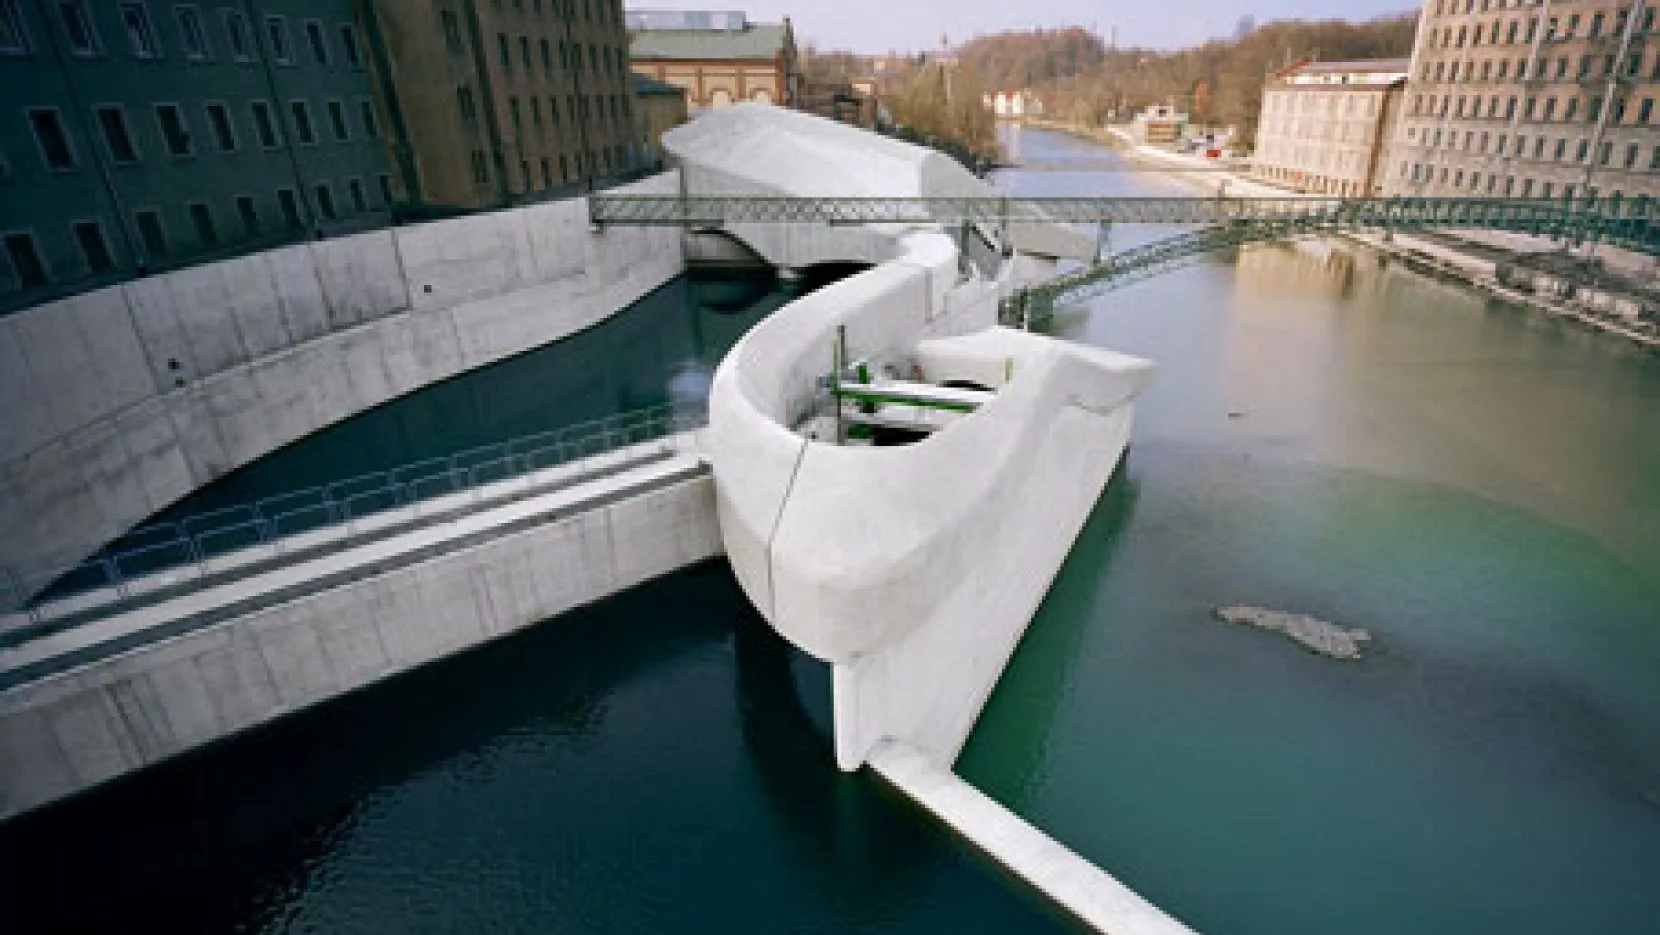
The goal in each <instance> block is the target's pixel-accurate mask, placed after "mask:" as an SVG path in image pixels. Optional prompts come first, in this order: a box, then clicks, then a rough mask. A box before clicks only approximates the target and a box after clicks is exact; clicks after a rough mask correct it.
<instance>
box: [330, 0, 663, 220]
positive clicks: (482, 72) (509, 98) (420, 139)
mask: <svg viewBox="0 0 1660 935" xmlns="http://www.w3.org/2000/svg"><path fill="white" fill-rule="evenodd" d="M358 4H359V8H360V10H361V12H362V16H363V22H364V33H365V35H366V37H367V39H368V42H369V45H370V50H371V53H372V54H371V56H370V57H371V67H372V68H373V69H374V71H375V73H376V77H377V78H378V82H377V87H378V90H379V91H380V92H381V94H382V98H383V102H384V106H385V108H386V111H387V116H388V121H387V122H388V124H389V128H390V131H391V136H392V140H391V149H392V162H393V165H394V168H395V173H394V181H395V186H394V187H395V190H396V193H397V194H398V196H399V198H400V200H404V201H407V202H409V203H411V204H412V205H414V206H425V207H430V208H437V209H447V208H485V207H494V206H498V205H503V204H511V203H515V202H520V201H526V200H533V199H535V198H539V197H545V196H546V195H547V194H548V193H552V192H555V191H557V190H560V189H562V188H565V187H566V186H570V185H572V184H581V183H587V182H591V181H593V180H594V179H597V178H604V177H609V176H615V175H619V174H622V173H624V172H627V171H629V170H631V169H633V168H634V167H635V166H636V165H637V164H638V163H639V162H641V161H642V155H641V153H640V142H641V141H640V139H639V137H638V136H637V134H636V132H635V124H634V115H633V99H634V94H633V87H632V84H631V83H630V79H629V68H628V49H627V41H626V39H625V36H624V32H623V14H622V4H621V2H620V0H430V2H425V0H424V2H420V3H412V2H408V0H358Z"/></svg>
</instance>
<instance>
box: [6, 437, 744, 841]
mask: <svg viewBox="0 0 1660 935" xmlns="http://www.w3.org/2000/svg"><path fill="white" fill-rule="evenodd" d="M651 447H654V448H655V447H656V446H651ZM522 483H523V480H522V479H515V480H512V481H504V482H502V484H501V485H500V486H503V487H511V488H514V489H515V490H517V489H519V488H520V487H521V486H522ZM713 500H714V489H713V483H712V482H711V480H710V477H709V474H708V472H707V468H705V467H704V466H703V465H702V464H701V460H700V459H699V458H698V457H697V456H696V455H695V454H690V453H682V454H679V455H675V456H671V457H662V458H658V459H656V460H653V461H652V462H651V463H648V464H645V465H643V466H639V467H634V468H631V469H628V470H625V471H622V472H620V473H616V474H612V475H610V476H606V477H603V478H598V479H595V480H591V481H587V482H584V483H579V484H576V485H567V486H555V487H554V488H553V489H550V490H549V491H547V492H545V493H542V494H539V495H537V496H534V497H531V498H528V499H506V500H505V501H504V502H503V503H502V505H500V506H498V507H495V508H492V509H489V510H485V511H483V512H479V513H474V514H469V515H467V516H466V517H464V518H462V519H458V520H447V519H443V518H438V519H435V521H434V522H433V523H431V524H429V525H426V526H422V527H420V528H416V529H412V530H409V531H406V532H403V533H401V534H399V535H397V536H394V537H391V538H387V539H377V540H374V541H371V542H367V543H363V544H358V545H353V546H350V547H347V548H342V549H341V550H339V551H337V552H327V553H323V554H320V555H316V556H312V557H310V558H308V559H305V560H304V561H299V562H296V563H294V564H291V565H284V566H279V567H276V568H273V569H269V570H266V571H263V572H261V573H259V574H257V575H253V576H250V577H246V578H238V579H236V580H234V581H230V582H227V583H225V584H223V585H220V586H218V587H215V588H214V589H212V590H210V591H205V592H192V593H187V594H184V595H181V596H178V597H174V598H171V599H169V600H166V601H164V602H162V603H159V604H155V605H150V606H145V607H142V608H139V609H137V610H133V611H130V612H128V613H126V614H121V615H118V616H114V617H110V618H107V619H105V620H102V621H99V622H98V623H97V624H95V625H92V626H88V627H82V628H78V629H76V630H72V631H65V632H64V633H61V634H58V635H56V636H53V637H49V638H46V639H44V640H38V641H35V642H34V643H30V644H26V645H24V646H22V647H19V648H16V649H13V650H5V651H0V675H4V674H8V673H9V672H10V671H11V670H13V669H14V668H17V667H24V666H28V665H30V664H32V663H36V662H38V661H39V660H40V659H41V658H42V656H43V655H45V654H50V653H71V652H75V651H77V650H79V649H84V648H85V647H86V646H87V645H89V644H90V643H92V642H93V641H98V640H105V641H114V640H118V639H120V638H121V637H122V636H123V635H124V634H127V633H141V632H142V631H143V630H145V629H149V630H151V631H161V632H173V635H171V636H167V637H166V638H161V639H153V640H150V641H148V642H143V643H141V644H140V645H137V646H136V647H134V648H131V649H128V650H125V651H122V652H117V653H114V654H111V655H103V656H99V657H97V658H95V659H93V660H92V661H89V662H85V663H83V664H80V665H77V666H75V667H73V668H69V669H65V670H62V671H56V672H54V673H52V674H50V675H46V676H44V677H39V678H33V679H31V680H29V681H26V682H23V683H22V684H18V685H15V686H13V687H11V688H8V689H6V690H4V691H0V821H3V820H4V819H6V818H9V817H12V816H15V815H17V814H20V813H22V812H25V811H28V810H31V809H35V808H39V807H40V806H42V805H45V804H48V803H50V802H53V801H56V800H58V799H61V798H63V797H65V796H68V795H73V794H75V793H77V792H80V791H83V790H85V789H89V788H92V787H94V786H97V785H99V784H101V783H104V782H107V781H109V780H112V779H115V778H118V777H120V776H123V775H126V774H128V773H131V772H134V771H137V770H140V769H144V768H146V767H149V766H153V765H155V764H157V763H159V762H162V761H164V760H167V759H170V758H172V757H174V756H177V755H179V754H181V753H184V752H186V751H189V750H192V749H195V748H197V747H200V746H202V745H203V744H207V743H212V742H214V741H216V740H221V739H224V738H226V737H229V736H232V735H234V734H236V733H239V732H241V731H244V730H247V729H249V728H252V727H256V726H258V725H260V724H264V723H267V722H269V721H272V720H274V719H276V718H279V717H283V716H285V715H288V714H292V713H294V712H296V711H300V710H303V709H305V708H308V707H310V706H312V705H316V704H320V703H322V702H324V701H327V700H329V699H331V698H335V697H338V696H340V695H343V694H346V693H348V692H351V691H355V690H357V689H359V688H363V687H365V686H368V685H371V684H373V683H375V682H377V681H379V680H381V679H384V678H388V677H391V676H393V675H397V674H398V673H401V672H407V671H409V670H411V669H414V668H417V667H419V666H421V665H424V664H426V663H428V662H432V661H434V660H437V659H441V658H443V657H446V656H450V655H453V654H455V653H459V652H463V651H465V650H467V649H470V648H472V647H475V646H478V645H481V644H483V643H486V642H490V641H492V640H495V639H499V638H501V637H503V636H506V635H508V634H511V633H514V632H516V631H518V630H519V629H521V628H523V627H526V626H529V625H531V624H535V623H540V622H542V621H544V620H547V619H549V618H551V617H554V616H556V615H558V614H560V613H563V612H565V611H568V610H570V609H572V608H574V607H577V606H579V605H581V604H585V603H589V602H591V601H595V600H598V599H600V598H603V597H607V596H609V595H612V594H615V593H618V592H620V591H623V590H627V589H628V588H631V587H634V586H636V585H639V584H642V583H644V582H645V581H647V580H649V579H651V578H654V577H657V576H659V575H663V574H666V573H668V572H671V571H675V570H676V569H679V568H683V567H685V566H686V565H690V564H692V563H695V562H699V561H703V560H706V559H709V558H713V557H714V556H716V555H719V554H720V535H719V530H718V528H717V526H716V523H715V509H714V502H713ZM227 608H229V609H231V612H229V613H225V612H224V611H225V609H227ZM237 608H243V609H240V610H238V609H237ZM200 615H217V616H219V617H221V618H224V619H219V620H218V622H213V623H210V624H208V625H200V626H198V625H195V624H196V623H197V621H196V620H194V619H193V616H200Z"/></svg>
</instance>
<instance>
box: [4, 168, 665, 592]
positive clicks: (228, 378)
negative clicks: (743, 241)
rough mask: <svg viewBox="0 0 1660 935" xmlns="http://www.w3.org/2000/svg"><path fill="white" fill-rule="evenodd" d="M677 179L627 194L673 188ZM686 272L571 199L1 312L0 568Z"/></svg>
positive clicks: (552, 335) (82, 550)
mask: <svg viewBox="0 0 1660 935" xmlns="http://www.w3.org/2000/svg"><path fill="white" fill-rule="evenodd" d="M677 190H678V179H677V178H676V177H675V176H674V175H672V174H671V175H665V176H659V177H656V178H653V179H648V180H646V181H644V182H641V183H638V184H636V185H634V186H630V187H629V188H628V189H625V191H634V192H639V193H651V194H666V193H671V192H674V191H677ZM681 270H682V261H681V254H680V247H679V234H678V232H676V231H674V230H672V229H650V228H645V229H615V230H607V231H604V232H603V233H595V232H593V231H590V230H589V227H588V223H587V206H586V202H585V201H583V200H580V199H579V200H573V201H566V202H557V203H550V204H543V205H535V206H531V207H526V208H519V209H515V210H510V211H501V212H496V213H492V214H485V215H478V216H474V217H468V218H461V219H456V220H450V221H441V222H435V223H431V224H422V225H417V226H412V227H405V228H399V229H396V230H384V231H375V232H371V233H365V234H358V235H356V236H352V237H345V238H340V239H336V240H327V241H320V242H317V243H312V244H302V245H298V246H293V247H286V248H283V249H280V250H272V251H267V252H265V253H260V254H255V255H252V256H247V257H241V258H238V259H234V260H227V261H224V262H219V263H210V264H206V265H203V266H198V267H193V268H190V269H186V270H182V271H179V272H176V273H170V274H167V275H164V276H155V277H150V278H147V279H140V280H135V281H133V282H129V283H126V284H123V285H119V286H114V287H110V288H107V289H102V290H99V291H97V292H92V293H88V294H86V295H83V296H78V297H76V298H72V299H66V300H64V301H61V302H52V303H48V304H45V305H40V306H37V307H34V308H31V309H27V310H25V311H22V312H18V313H16V314H13V315H9V316H6V317H4V318H0V397H3V398H4V399H5V400H6V405H5V406H4V407H3V408H0V526H4V528H5V529H6V530H7V535H6V536H5V537H3V538H0V578H3V576H5V575H7V574H8V573H9V574H12V575H15V576H17V577H19V578H21V579H22V580H23V581H25V582H26V583H27V584H26V585H25V588H24V589H25V590H27V591H34V590H38V586H39V585H40V584H43V583H44V580H47V579H45V578H43V577H42V576H49V575H51V574H52V573H55V572H57V571H61V570H62V569H64V568H66V567H68V566H69V565H72V564H74V563H75V562H78V561H80V560H81V559H82V558H84V557H85V556H87V555H88V554H90V553H92V552H93V551H94V550H96V549H98V548H99V547H100V546H102V545H104V544H105V543H106V542H109V541H110V540H112V539H114V538H115V537H117V536H118V535H120V534H121V533H122V532H124V531H126V530H127V529H129V528H131V527H132V526H133V525H134V524H136V523H139V522H141V521H142V520H144V519H145V518H146V517H148V516H151V515H154V514H155V513H156V512H158V511H160V510H161V509H163V508H165V507H167V506H168V505H170V504H172V503H174V502H176V501H177V500H179V499H181V498H182V497H184V496H185V495H187V494H189V493H191V492H192V491H194V490H196V489H198V488H199V487H202V486H204V485H206V484H207V483H209V482H210V481H212V480H214V479H216V478H218V477H220V476H222V475H224V474H226V473H228V472H230V471H233V470H235V469H236V468H238V467H241V466H242V465H245V464H248V463H250V462H252V461H254V460H256V459H258V458H260V457H262V456H263V455H265V454H268V453H270V452H271V451H273V450H275V449H277V448H280V447H282V446H284V445H286V444H288V443H290V442H293V441H295V440H297V439H299V438H302V437H304V436H306V435H309V434H311V433H313V432H315V431H317V430H319V429H321V428H324V427H326V426H328V425H330V424H332V423H334V422H338V421H340V420H343V419H346V418H348V417H350V416H352V415H355V414H357V413H359V412H362V411H364V410H367V409H370V408H373V407H375V406H378V405H380V404H382V403H385V402H387V401H388V400H391V399H394V398H396V397H398V396H401V395H403V394H406V393H409V392H412V391H414V390H417V389H420V388H421V387H424V386H427V385H429V384H432V383H435V382H438V381H441V380H445V379H448V378H450V377H453V376H456V375H457V374H460V373H463V372H466V371H468V370H472V369H475V368H477V367H482V366H485V365H487V364H490V363H494V362H496V361H499V360H502V359H504V358H506V357H510V356H513V355H515V354H519V353H522V352H524V351H527V350H530V349H532V348H536V347H540V346H542V345H545V344H548V343H550V342H553V341H556V340H558V339H560V338H562V337H565V336H568V335H570V334H573V333H575V332H577V331H580V330H582V329H584V328H587V327H589V326H591V325H594V324H596V323H598V322H600V321H603V320H605V319H606V318H608V317H610V316H611V315H613V314H615V313H616V312H618V311H620V310H622V309H624V308H627V307H628V306H629V305H631V304H632V303H634V302H635V301H636V300H638V299H639V298H641V297H642V296H644V295H646V294H647V293H649V292H650V291H652V290H653V289H656V288H657V287H659V286H661V285H662V284H664V283H665V282H667V281H669V280H670V279H672V278H673V277H674V276H676V275H678V274H679V273H680V272H681Z"/></svg>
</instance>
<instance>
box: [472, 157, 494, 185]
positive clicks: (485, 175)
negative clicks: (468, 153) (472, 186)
mask: <svg viewBox="0 0 1660 935" xmlns="http://www.w3.org/2000/svg"><path fill="white" fill-rule="evenodd" d="M473 181H474V182H476V183H477V184H479V185H483V184H485V183H486V182H489V181H490V166H489V164H488V163H486V162H485V161H484V150H482V149H475V150H473Z"/></svg>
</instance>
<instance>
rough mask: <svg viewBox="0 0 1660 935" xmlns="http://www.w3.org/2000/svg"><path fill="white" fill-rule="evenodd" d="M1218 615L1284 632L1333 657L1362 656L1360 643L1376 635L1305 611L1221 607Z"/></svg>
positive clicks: (1307, 647) (1318, 651) (1228, 621)
mask: <svg viewBox="0 0 1660 935" xmlns="http://www.w3.org/2000/svg"><path fill="white" fill-rule="evenodd" d="M1216 619H1218V620H1221V621H1223V622H1225V623H1237V624H1242V625H1244V626H1250V627H1256V628H1257V629H1259V630H1270V631H1273V632H1275V633H1283V634H1285V635H1286V636H1288V637H1290V638H1291V639H1293V640H1296V641H1297V642H1298V643H1301V644H1302V645H1303V646H1304V647H1305V648H1306V649H1308V650H1310V651H1312V652H1317V653H1319V654H1320V655H1322V656H1330V657H1331V658H1333V659H1359V658H1360V645H1361V644H1362V643H1366V642H1370V641H1371V639H1372V634H1370V633H1367V632H1366V631H1365V630H1345V629H1343V628H1342V627H1340V626H1338V625H1336V624H1334V623H1327V622H1326V621H1324V620H1316V619H1315V618H1313V617H1309V616H1306V615H1304V614H1288V613H1285V612H1284V611H1279V610H1266V609H1264V608H1261V607H1218V608H1216Z"/></svg>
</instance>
